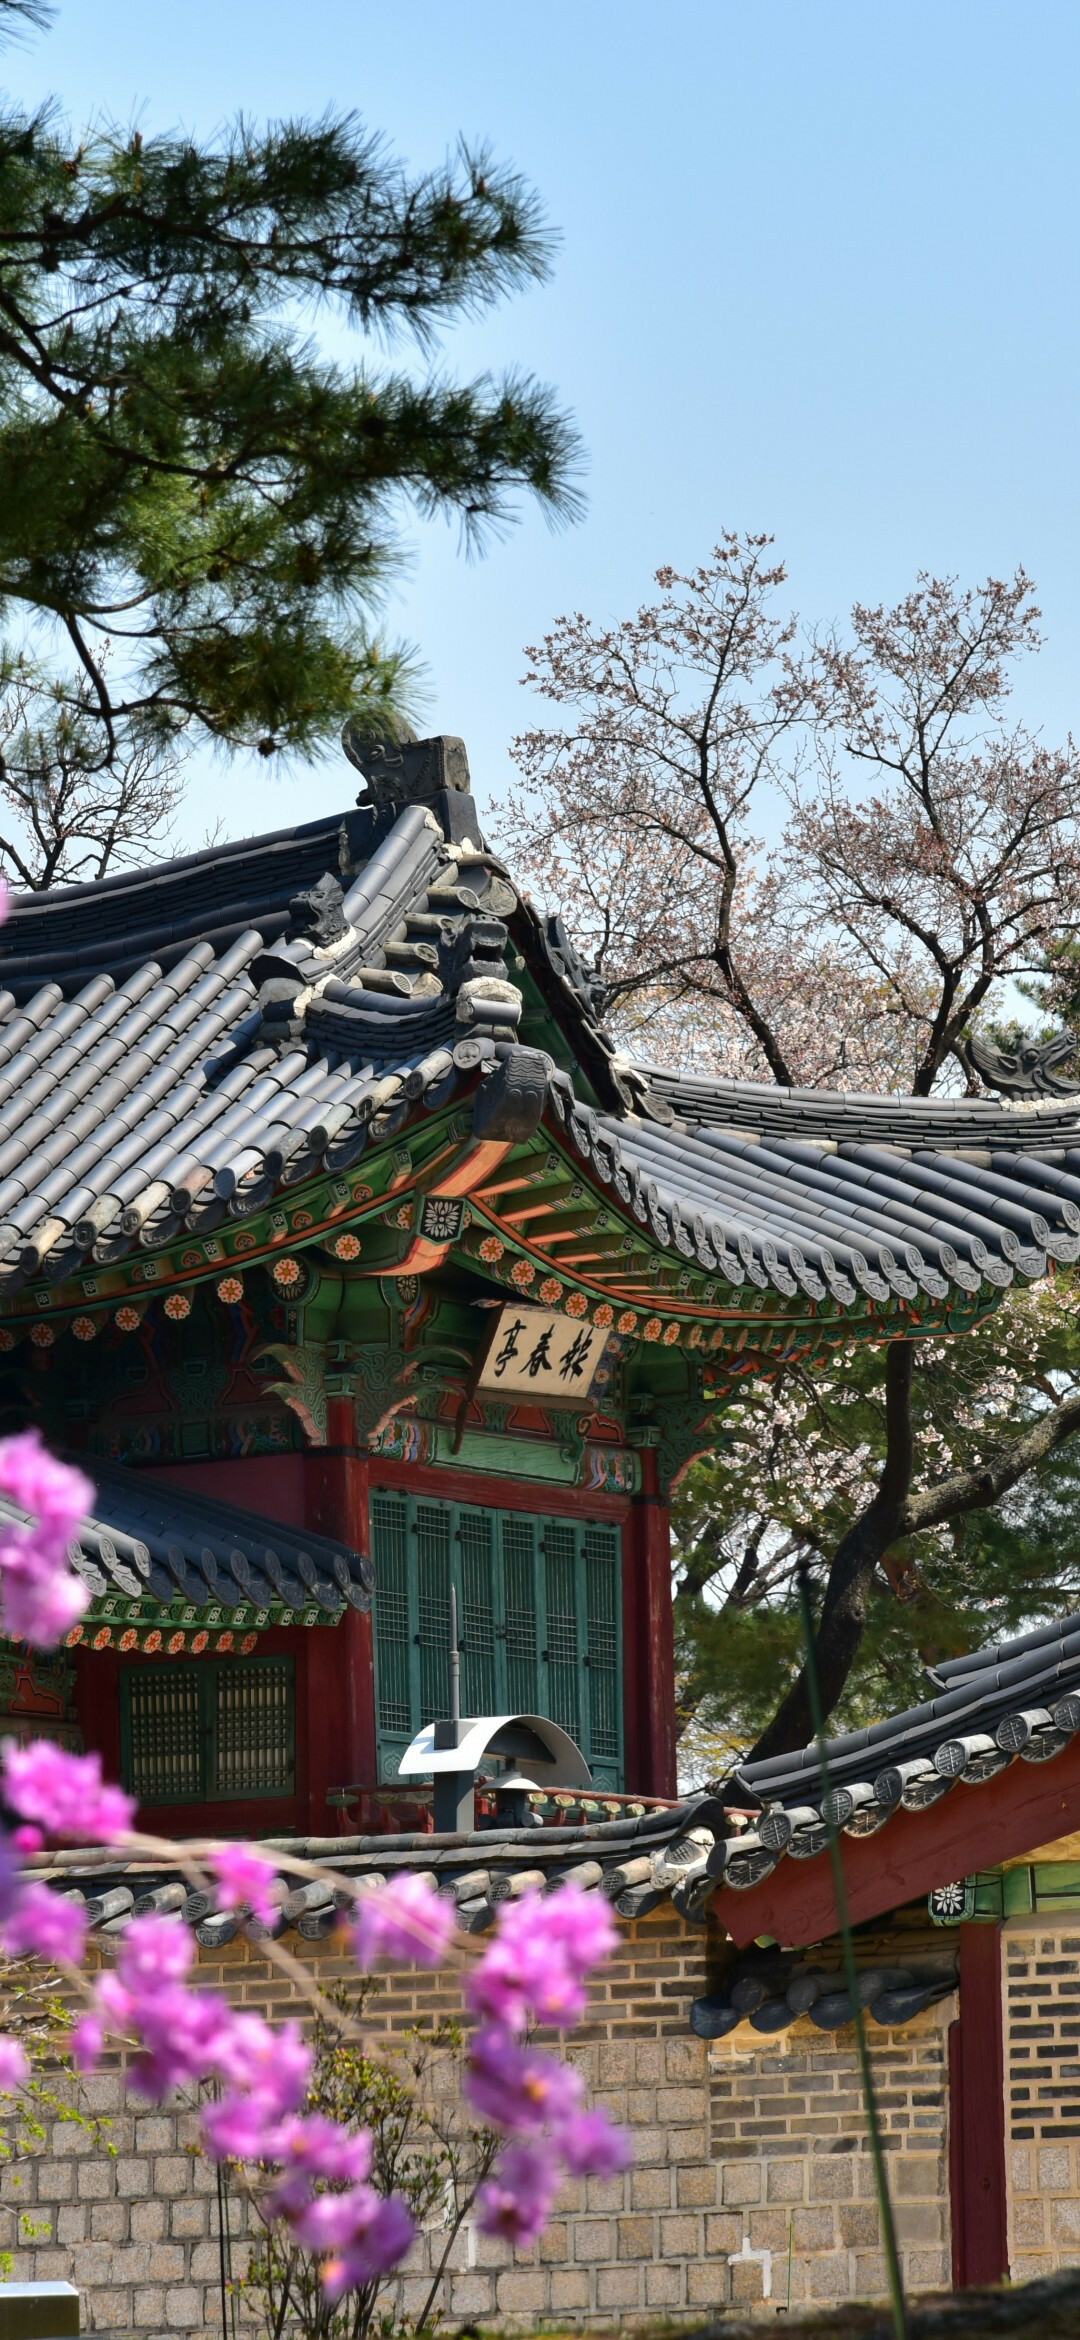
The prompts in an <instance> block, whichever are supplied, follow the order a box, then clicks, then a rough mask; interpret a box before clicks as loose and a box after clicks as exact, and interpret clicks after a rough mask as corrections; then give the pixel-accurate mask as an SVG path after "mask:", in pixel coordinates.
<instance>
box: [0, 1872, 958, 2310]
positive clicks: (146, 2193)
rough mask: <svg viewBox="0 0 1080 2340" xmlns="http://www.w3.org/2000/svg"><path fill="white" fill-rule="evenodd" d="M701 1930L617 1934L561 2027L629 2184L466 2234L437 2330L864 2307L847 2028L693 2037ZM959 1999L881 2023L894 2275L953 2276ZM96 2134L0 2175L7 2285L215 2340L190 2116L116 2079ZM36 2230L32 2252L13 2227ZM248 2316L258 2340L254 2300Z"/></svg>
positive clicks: (424, 1995)
mask: <svg viewBox="0 0 1080 2340" xmlns="http://www.w3.org/2000/svg"><path fill="white" fill-rule="evenodd" d="M310 1958H311V1964H312V1967H313V1968H314V1970H315V1971H316V1972H317V1973H318V1975H319V1977H320V1979H321V1980H322V1981H324V1982H332V1981H333V1980H334V1979H335V1978H336V1977H337V1976H339V1975H344V1974H348V1973H349V1972H350V1968H349V1963H348V1961H347V1959H345V1958H344V1957H342V1956H341V1955H340V1953H339V1951H338V1950H337V1949H336V1948H335V1946H334V1945H333V1944H332V1943H328V1944H323V1945H319V1946H318V1947H313V1948H312V1949H311V1952H310ZM704 1967H705V1937H704V1935H703V1934H702V1933H700V1932H698V1931H694V1930H692V1929H691V1928H689V1927H687V1926H686V1925H685V1924H684V1923H683V1921H682V1920H681V1919H680V1918H679V1917H678V1916H677V1915H676V1914H675V1913H674V1911H672V1910H671V1909H670V1908H669V1909H668V1910H667V1911H666V1912H665V1911H658V1912H656V1913H655V1914H654V1915H653V1916H652V1917H650V1918H647V1919H644V1920H640V1921H639V1922H638V1923H637V1924H636V1925H633V1926H628V1927H627V1928H626V1929H625V1931H624V1936H623V1942H622V1944H621V1946H620V1949H619V1951H618V1952H617V1954H616V1956H615V1957H614V1958H613V1959H612V1960H611V1961H610V1963H609V1965H608V1967H607V1969H606V1970H605V1972H604V1974H603V1977H602V1979H601V1980H600V1982H599V1984H598V1986H597V1988H596V1990H595V1992H594V1996H593V2002H592V2007H591V2020H590V2022H589V2024H588V2025H587V2026H586V2027H584V2028H583V2029H582V2031H581V2032H579V2033H578V2034H577V2035H576V2042H577V2044H576V2045H575V2049H574V2054H575V2060H577V2061H578V2062H579V2063H580V2065H581V2067H582V2069H583V2071H584V2073H585V2075H586V2078H587V2080H588V2082H589V2085H590V2087H591V2088H592V2089H593V2090H594V2092H595V2093H596V2095H597V2096H598V2097H599V2098H600V2099H601V2100H602V2101H603V2102H604V2103H606V2104H607V2105H608V2106H609V2107H610V2110H611V2112H612V2114H613V2116H614V2117H615V2118H616V2119H617V2120H620V2121H625V2122H626V2123H627V2124H628V2126H629V2127H630V2129H631V2131H632V2134H633V2138H634V2146H635V2161H634V2166H633V2168H632V2169H631V2170H629V2171H627V2172H626V2174H625V2175H624V2176H620V2177H619V2178H617V2179H614V2180H611V2181H606V2182H601V2181H599V2180H596V2179H590V2180H588V2181H586V2182H585V2183H584V2184H581V2185H578V2186H577V2187H576V2189H573V2190H568V2191H567V2194H566V2196H565V2198H564V2200H563V2202H562V2203H561V2204H560V2208H559V2213H558V2215H557V2217H556V2219H555V2221H554V2223H553V2225H552V2226H551V2227H550V2228H549V2230H548V2233H547V2234H546V2236H545V2237H544V2239H543V2241H542V2242H541V2244H540V2245H539V2247H538V2249H537V2250H535V2251H533V2252H530V2253H526V2254H517V2255H515V2254H514V2253H513V2252H512V2251H511V2250H510V2249H509V2248H508V2247H507V2246H506V2245H504V2244H502V2243H500V2242H496V2241H489V2240H487V2239H485V2238H484V2237H483V2236H479V2235H477V2234H475V2232H473V2231H471V2230H470V2231H468V2232H466V2233H465V2234H463V2236H462V2237H460V2238H459V2244H458V2246H457V2250H456V2264H455V2266H454V2269H453V2273H452V2277H451V2282H450V2289H449V2295H448V2298H447V2301H446V2309H447V2315H448V2317H449V2320H450V2321H451V2323H453V2322H479V2323H485V2324H486V2323H499V2324H501V2325H504V2326H506V2327H508V2328H511V2329H521V2328H526V2327H529V2328H531V2327H534V2326H535V2325H536V2323H537V2321H538V2319H541V2318H544V2319H556V2318H557V2319H558V2320H559V2322H560V2323H564V2324H565V2323H575V2322H578V2323H582V2324H585V2323H606V2322H616V2321H618V2322H630V2323H633V2322H635V2321H642V2320H644V2319H646V2318H649V2317H658V2316H663V2317H665V2318H666V2317H670V2318H676V2319H684V2320H685V2319H697V2320H699V2321H700V2320H704V2318H705V2317H706V2316H707V2315H709V2314H710V2313H712V2312H714V2311H716V2310H718V2309H720V2308H722V2307H725V2306H726V2305H727V2304H728V2303H729V2302H732V2301H735V2302H740V2303H745V2305H746V2306H749V2307H750V2309H751V2312H752V2313H753V2314H756V2315H760V2316H761V2317H762V2318H763V2319H771V2318H772V2317H774V2316H775V2314H776V2310H777V2308H778V2307H782V2306H784V2305H785V2304H786V2300H787V2290H788V2279H789V2264H790V2281H791V2297H792V2301H793V2303H794V2302H803V2301H807V2300H810V2301H815V2300H820V2301H830V2300H835V2299H837V2298H840V2297H842V2296H845V2295H846V2294H848V2293H850V2292H862V2293H867V2292H870V2293H880V2292H881V2291H882V2289H883V2285H884V2275H883V2269H882V2263H881V2256H880V2247H879V2236H878V2225H877V2212H876V2208H875V2206H874V2203H873V2200H872V2187H871V2180H870V2162H869V2155H868V2152H867V2146H866V2130H865V2121H864V2119H863V2114H862V2108H861V2103H860V2099H859V2092H858V2083H857V2077H856V2071H855V2060H854V2054H853V2046H852V2039H851V2034H850V2032H849V2031H846V2032H842V2033H839V2034H837V2035H828V2034H824V2033H822V2032H820V2031H816V2030H815V2029H814V2027H813V2026H812V2025H811V2024H810V2023H809V2022H808V2021H806V2020H803V2021H802V2022H800V2023H799V2024H797V2025H796V2026H795V2027H794V2028H793V2029H792V2031H791V2032H789V2033H787V2034H785V2035H784V2037H783V2040H782V2042H779V2043H777V2044H773V2043H772V2042H770V2041H768V2040H765V2039H759V2038H758V2037H757V2036H756V2035H755V2034H754V2033H753V2032H752V2031H751V2030H750V2029H749V2027H748V2026H742V2027H740V2029H739V2030H738V2031H737V2032H735V2033H733V2034H731V2035H730V2036H729V2038H728V2039H726V2040H724V2041H721V2042H717V2043H714V2044H712V2045H711V2046H706V2044H705V2043H704V2042H702V2041H700V2040H698V2039H696V2038H695V2037H694V2036H693V2034H692V2033H691V2032H690V2030H689V2027H688V2020H687V2016H688V2008H689V2003H690V2000H691V1999H692V1998H694V1997H696V1996H697V1995H698V1993H699V1992H700V1991H701V1990H702V1989H703V1988H704V1987H705V1983H704ZM200 1980H201V1981H202V1982H203V1983H204V1984H206V1985H207V1986H209V1987H217V1988H220V1989H223V1990H225V1991H226V1992H227V1994H228V1996H229V1997H230V1999H232V2000H233V2001H234V2002H236V2003H243V2004H247V2005H250V2006H257V2007H258V2008H260V2010H262V2011H265V2012H268V2013H271V2014H275V2015H278V2016H284V2015H286V2014H290V2013H295V2012H296V2011H297V2007H296V2000H295V1998H294V1997H293V1995H292V1992H291V1989H290V1987H289V1985H288V1984H287V1983H285V1982H283V1979H282V1978H281V1976H280V1975H279V1974H278V1973H277V1972H276V1971H275V1970H274V1969H272V1968H271V1966H270V1965H269V1964H268V1962H267V1960H266V1957H265V1955H264V1954H262V1953H257V1952H256V1951H255V1950H254V1949H253V1948H252V1947H250V1946H249V1945H247V1944H242V1943H233V1944H231V1945H230V1946H229V1947H228V1948H227V1949H225V1950H223V1951H219V1952H218V1953H216V1954H215V1955H214V1956H213V1957H209V1956H205V1955H204V1957H203V1960H202V1963H201V1969H200ZM458 2004H459V1998H458V1990H457V1986H456V1985H455V1983H454V1980H453V1978H452V1977H450V1976H444V1975H438V1976H427V1975H416V1974H411V1973H410V1974H398V1975H393V1976H390V1977H388V1978H387V1980H386V1983H385V1984H384V1986H383V1988H382V1990H381V1991H380V1994H379V1997H378V2000H377V2002H376V2004H375V2007H374V2009H373V2012H372V2026H371V2027H372V2030H373V2032H375V2033H378V2032H379V2031H380V2030H381V2031H383V2032H384V2033H390V2034H394V2033H397V2034H398V2035H399V2036H400V2032H401V2030H402V2029H403V2028H404V2026H405V2025H406V2024H407V2023H408V2022H411V2021H412V2020H414V2019H415V2018H416V2017H417V2016H424V2015H433V2014H437V2013H440V2012H446V2011H450V2010H451V2009H456V2007H457V2006H458ZM954 2005H955V2002H954V2001H945V2002H944V2003H943V2004H942V2005H940V2006H938V2007H937V2008H935V2009H933V2010H931V2011H928V2012H927V2014H926V2015H924V2016H922V2017H920V2018H919V2019H918V2021H917V2022H916V2023H914V2024H912V2025H910V2026H908V2027H907V2028H906V2029H905V2030H904V2031H902V2032H897V2033H895V2034H893V2033H888V2032H877V2033H876V2034H875V2037H874V2042H873V2054H874V2066H875V2072H876V2074H877V2078H878V2083H879V2087H880V2090H881V2103H882V2109H883V2112H884V2115H885V2120H886V2125H887V2134H888V2146H889V2159H890V2168H891V2174H892V2179H893V2186H894V2193H895V2197H896V2200H897V2205H898V2217H899V2226H900V2235H901V2243H902V2248H903V2251H904V2257H905V2264H906V2271H907V2278H908V2281H909V2283H910V2285H911V2286H912V2288H913V2289H916V2288H925V2287H927V2286H929V2285H935V2284H939V2283H941V2282H943V2281H947V2279H948V2250H949V2235H948V2212H947V2205H946V2177H945V2166H946V2109H945V2096H944V2075H945V2031H946V2024H947V2021H948V2017H949V2014H950V2012H952V2010H953V2008H954ZM86 2096H87V2101H88V2104H89V2106H90V2107H91V2108H92V2109H94V2110H95V2111H98V2112H101V2113H102V2114H103V2115H105V2116H106V2118H107V2119H108V2121H109V2124H110V2127H109V2131H108V2137H107V2149H103V2148H102V2147H100V2146H95V2145H94V2142H93V2140H92V2139H90V2138H89V2137H87V2136H86V2135H84V2134H82V2133H81V2132H80V2131H79V2130H77V2129H73V2128H72V2127H70V2126H69V2125H67V2124H64V2123H60V2122H57V2123H56V2124H55V2125H54V2127H53V2131H52V2135H51V2137H50V2139H49V2146H48V2150H47V2151H45V2152H44V2153H42V2154H41V2156H40V2157H38V2158H37V2159H35V2160H33V2161H31V2162H30V2163H29V2164H28V2165H24V2166H23V2168H22V2170H21V2171H12V2170H8V2171H6V2172H5V2173H4V2175H3V2178H2V2179H0V2201H2V2202H3V2203H4V2204H5V2205H6V2207H5V2208H4V2209H3V2210H2V2211H0V2245H2V2246H4V2247H8V2248H12V2249H14V2251H15V2272H16V2273H17V2274H18V2275H20V2276H24V2277H30V2278H35V2279H37V2280H55V2279H57V2278H61V2279H64V2280H66V2281H70V2282H73V2283H76V2284H78V2285H79V2287H80V2288H81V2289H82V2290H83V2292H84V2295H85V2299H86V2303H87V2311H88V2312H87V2317H86V2328H88V2329H89V2330H91V2331H123V2332H129V2333H133V2334H136V2335H139V2336H140V2340H157V2336H158V2335H162V2336H165V2335H175V2334H176V2333H182V2334H185V2335H190V2336H192V2340H196V2336H198V2340H204V2336H205V2340H209V2336H210V2335H214V2336H215V2340H220V2335H221V2331H222V2310H221V2298H220V2254H219V2241H218V2231H219V2230H218V2203H217V2194H216V2177H215V2172H214V2170H213V2169H212V2168H211V2166H210V2165H209V2164H208V2163H207V2162H205V2161H204V2160H203V2159H202V2158H201V2156H200V2155H199V2153H198V2149H197V2142H196V2140H197V2128H198V2116H197V2114H196V2113H195V2112H194V2111H192V2110H186V2109H184V2108H183V2107H173V2108H170V2109H167V2110H164V2111H159V2110H157V2109H154V2110H149V2111H147V2110H143V2109H138V2107H137V2102H131V2101H127V2100H125V2097H124V2091H123V2079H122V2074H121V2072H120V2071H119V2069H117V2070H115V2071H111V2072H106V2073H103V2074H102V2075H100V2076H99V2077H98V2078H97V2079H95V2080H93V2081H92V2082H90V2083H88V2085H87V2090H86ZM27 2221H29V2222H31V2223H32V2224H33V2225H34V2226H36V2227H39V2228H41V2229H43V2230H44V2231H43V2232H41V2233H39V2234H38V2236H37V2238H36V2239H34V2240H33V2241H31V2240H29V2238H28V2237H26V2233H25V2227H26V2222H27ZM230 2224H231V2228H232V2232H233V2259H234V2267H235V2271H236V2272H238V2273H242V2271H243V2267H244V2265H245V2248H246V2246H245V2244H244V2240H243V2229H244V2205H243V2203H242V2202H238V2201H236V2200H235V2199H234V2200H233V2202H232V2205H231V2211H230ZM441 2247H442V2236H441V2233H440V2232H439V2231H434V2230H433V2231H432V2232H431V2233H430V2234H427V2235H425V2236H424V2237H422V2238H421V2240H420V2241H419V2243H418V2245H417V2246H416V2249H415V2251H414V2254H413V2258H412V2260H411V2261H410V2264H409V2267H408V2268H407V2270H406V2271H405V2274H404V2277H403V2280H402V2284H401V2290H400V2304H401V2306H402V2307H403V2308H404V2309H406V2310H407V2311H411V2312H412V2313H415V2312H416V2311H417V2309H418V2308H419V2306H420V2304H421V2301H422V2299H423V2298H424V2296H425V2295H426V2291H427V2281H426V2279H425V2270H426V2269H427V2268H428V2267H430V2265H431V2264H432V2263H433V2253H438V2252H439V2251H440V2250H441ZM240 2313H241V2318H242V2320H243V2321H244V2323H245V2324H246V2328H248V2329H251V2328H252V2327H251V2323H250V2315H251V2310H250V2307H248V2306H245V2304H244V2303H243V2301H242V2302H241V2309H240Z"/></svg>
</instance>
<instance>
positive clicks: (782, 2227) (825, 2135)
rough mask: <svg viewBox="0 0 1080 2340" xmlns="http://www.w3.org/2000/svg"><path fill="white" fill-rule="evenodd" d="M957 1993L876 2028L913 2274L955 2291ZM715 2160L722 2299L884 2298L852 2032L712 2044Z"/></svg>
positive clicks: (713, 2299)
mask: <svg viewBox="0 0 1080 2340" xmlns="http://www.w3.org/2000/svg"><path fill="white" fill-rule="evenodd" d="M954 2012H955V2000H945V2001H943V2002H940V2003H939V2004H938V2005H937V2006H936V2007H933V2008H928V2009H927V2011H926V2013H925V2014H924V2015H921V2016H919V2017H918V2018H917V2019H916V2021H915V2022H914V2023H911V2024H907V2025H905V2027H904V2029H903V2030H902V2031H895V2032H892V2031H882V2030H878V2029H877V2027H876V2026H874V2025H870V2026H869V2027H868V2029H869V2033H870V2047H871V2059H872V2068H873V2073H874V2081H875V2088H876V2093H877V2101H878V2107H879V2111H880V2114H881V2120H882V2128H883V2132H884V2142H885V2148H886V2157H887V2163H888V2171H889V2181H890V2191H891V2194H892V2199H893V2204H894V2210H895V2217H896V2226H897V2237H898V2241H899V2245H900V2251H901V2256H902V2260H903V2265H904V2277H905V2283H906V2285H907V2288H908V2289H909V2291H911V2292H917V2291H929V2290H937V2289H940V2288H942V2287H943V2286H947V2285H948V2283H949V2281H950V2272H951V2264H950V2263H951V2239H950V2230H949V2201H948V2175H947V2171H948V2103H947V2094H948V2088H947V2074H948V2052H947V2025H948V2021H949V2017H950V2014H951V2013H954ZM708 2064H709V2094H710V2130H711V2156H712V2160H713V2163H714V2166H715V2167H716V2170H717V2174H718V2179H719V2183H718V2186H717V2188H716V2193H715V2203H714V2201H713V2193H712V2188H711V2186H709V2187H708V2188H707V2189H706V2190H707V2191H708V2194H709V2198H710V2210H709V2214H708V2215H707V2216H706V2220H705V2233H704V2244H705V2251H706V2265H707V2267H708V2269H709V2273H710V2280H711V2282H712V2285H713V2288H712V2292H711V2295H710V2303H711V2304H715V2305H717V2306H719V2305H720V2304H722V2303H723V2302H725V2301H726V2300H728V2299H731V2300H737V2301H742V2302H745V2303H747V2304H750V2303H752V2302H759V2303H760V2310H761V2313H762V2314H763V2315H765V2314H771V2315H775V2314H776V2313H777V2310H778V2309H783V2308H785V2307H786V2306H787V2303H788V2299H789V2296H790V2300H791V2303H792V2305H793V2306H795V2305H796V2304H797V2305H800V2306H803V2305H808V2304H814V2303H817V2302H821V2303H827V2302H829V2301H836V2300H839V2299H849V2298H866V2297H875V2296H880V2295H882V2294H883V2293H884V2291H885V2285H886V2276H885V2264H884V2258H883V2255H882V2249H881V2233H880V2221H879V2218H878V2210H877V2204H876V2201H875V2199H874V2184H873V2172H872V2166H871V2160H870V2153H869V2140H868V2135H867V2127H866V2119H865V2114H864V2111H863V2104H862V2095H861V2091H860V2086H859V2074H858V2067H857V2063H856V2057H855V2050H854V2043H853V2038H852V2034H851V2032H850V2030H845V2031H842V2032H839V2033H835V2034H833V2035H829V2034H826V2033H822V2032H820V2031H818V2030H816V2029H815V2027H814V2025H813V2024H812V2023H810V2022H809V2020H808V2019H806V2018H805V2017H804V2018H803V2020H802V2021H801V2022H799V2023H796V2024H794V2025H793V2026H792V2028H791V2030H790V2031H788V2032H785V2033H784V2034H783V2035H782V2045H777V2046H774V2047H770V2046H769V2045H768V2043H767V2042H765V2041H761V2042H758V2041H756V2040H755V2038H754V2033H753V2031H752V2030H751V2029H750V2027H749V2026H748V2025H745V2024H743V2025H740V2027H739V2029H738V2030H737V2031H735V2032H732V2033H730V2034H729V2036H728V2038H727V2039H726V2040H722V2041H720V2042H718V2043H716V2044H715V2045H714V2046H712V2047H711V2048H710V2050H709V2051H708Z"/></svg>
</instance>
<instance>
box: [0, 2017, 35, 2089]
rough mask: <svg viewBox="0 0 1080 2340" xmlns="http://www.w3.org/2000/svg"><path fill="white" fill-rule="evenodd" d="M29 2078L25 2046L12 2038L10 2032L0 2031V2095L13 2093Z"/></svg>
mask: <svg viewBox="0 0 1080 2340" xmlns="http://www.w3.org/2000/svg"><path fill="white" fill-rule="evenodd" d="M29 2078H30V2064H29V2060H28V2058H27V2054H26V2050H25V2048H23V2047H20V2045H19V2042H18V2040H17V2039H12V2037H11V2034H10V2032H7V2031H0V2096H12V2095H14V2092H15V2090H16V2088H25V2086H26V2083H27V2081H28V2080H29Z"/></svg>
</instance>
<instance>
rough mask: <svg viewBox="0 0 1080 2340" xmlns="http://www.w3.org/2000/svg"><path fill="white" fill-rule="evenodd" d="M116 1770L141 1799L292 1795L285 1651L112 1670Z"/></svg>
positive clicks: (290, 1688)
mask: <svg viewBox="0 0 1080 2340" xmlns="http://www.w3.org/2000/svg"><path fill="white" fill-rule="evenodd" d="M120 1698H121V1706H120V1738H121V1770H122V1773H123V1780H124V1785H125V1787H126V1788H127V1789H128V1790H129V1791H130V1793H131V1794H132V1795H134V1796H136V1797H137V1798H138V1800H139V1802H140V1803H143V1804H183V1803H206V1802H214V1801H219V1802H220V1801H224V1800H226V1799H229V1800H232V1799H234V1798H235V1799H241V1800H242V1799H246V1798H248V1797H257V1796H272V1795H291V1794H292V1792H293V1788H294V1785H295V1770H296V1759H295V1721H294V1711H293V1669H292V1660H291V1658H270V1659H264V1658H253V1659H247V1658H230V1659H227V1660H223V1661H222V1662H221V1663H220V1664H216V1663H211V1662H209V1661H206V1662H204V1663H203V1664H201V1665H193V1666H168V1667H166V1666H133V1667H131V1668H129V1669H125V1671H124V1672H123V1673H122V1674H121V1677H120Z"/></svg>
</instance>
